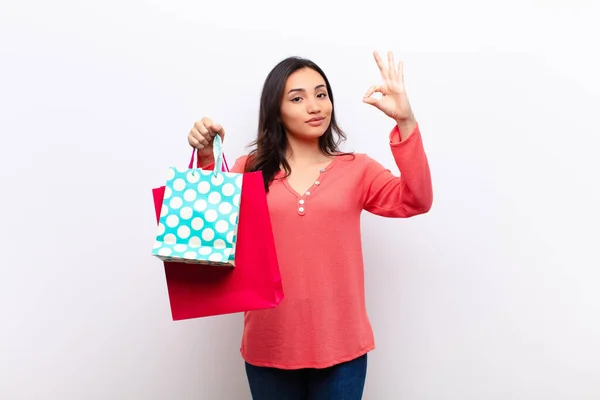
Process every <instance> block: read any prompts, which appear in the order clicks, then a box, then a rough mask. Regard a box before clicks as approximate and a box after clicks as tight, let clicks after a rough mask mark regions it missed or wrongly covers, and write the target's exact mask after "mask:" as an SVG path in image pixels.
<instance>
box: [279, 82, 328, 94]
mask: <svg viewBox="0 0 600 400" xmlns="http://www.w3.org/2000/svg"><path fill="white" fill-rule="evenodd" d="M324 87H325V85H324V84H321V85H317V86H315V90H316V89H321V88H324ZM292 92H306V90H305V89H302V88H299V89H292V90H290V91H289V92H288V94H290V93H292Z"/></svg>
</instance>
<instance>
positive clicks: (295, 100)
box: [292, 97, 302, 103]
mask: <svg viewBox="0 0 600 400" xmlns="http://www.w3.org/2000/svg"><path fill="white" fill-rule="evenodd" d="M300 100H302V99H301V98H300V97H294V98H293V99H292V101H293V102H294V103H297V102H299V101H300Z"/></svg>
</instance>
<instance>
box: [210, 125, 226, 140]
mask: <svg viewBox="0 0 600 400" xmlns="http://www.w3.org/2000/svg"><path fill="white" fill-rule="evenodd" d="M212 130H213V133H214V135H219V136H220V137H221V140H223V139H225V129H223V126H221V124H213V126H212ZM214 135H213V137H214Z"/></svg>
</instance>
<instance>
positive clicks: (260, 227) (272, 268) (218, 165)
mask: <svg viewBox="0 0 600 400" xmlns="http://www.w3.org/2000/svg"><path fill="white" fill-rule="evenodd" d="M216 138H218V136H217V137H216ZM216 140H219V139H216ZM221 145H222V143H221V142H220V140H219V141H218V143H215V151H216V153H215V155H216V157H215V160H216V162H215V163H214V165H210V166H207V167H204V170H200V169H198V168H193V165H194V156H193V155H192V160H191V161H190V164H189V166H188V169H187V170H177V169H175V170H173V172H169V176H168V178H169V179H168V180H167V182H166V184H165V185H164V186H161V187H158V188H154V189H152V194H153V198H154V210H155V215H156V222H157V225H158V227H157V231H156V240H155V245H154V249H153V251H152V254H153V255H155V256H156V257H158V258H159V259H161V260H163V265H164V271H165V278H166V283H167V288H168V295H169V302H170V306H171V314H172V318H173V320H174V321H176V320H184V319H190V318H199V317H207V316H213V315H221V314H229V313H237V312H245V311H252V310H261V309H267V308H273V307H277V306H278V305H279V304H280V303H281V301H282V300H283V298H284V292H283V287H282V281H281V274H280V271H279V264H278V259H277V252H276V249H275V240H274V237H273V230H272V226H271V219H270V213H269V208H268V203H267V197H266V192H265V188H264V184H263V176H262V173H261V172H260V171H257V172H249V173H248V172H246V173H230V172H229V168H228V167H227V162H226V161H225V157H224V156H223V154H222V150H221ZM221 157H222V160H221ZM221 161H222V162H221ZM170 171H171V170H170ZM193 171H195V172H196V173H198V174H201V175H198V181H195V179H196V178H195V177H194V176H191V175H190V177H189V180H188V174H189V173H190V172H193ZM215 171H220V172H219V173H215ZM220 176H222V178H220ZM177 179H183V180H184V182H183V183H185V187H183V184H182V182H181V181H177ZM240 179H241V181H240ZM190 180H191V182H190ZM176 181H177V182H178V183H176ZM202 182H206V183H202ZM228 183H229V184H231V186H232V187H231V186H225V185H227V184H228ZM207 184H209V185H210V187H209V186H207ZM188 186H189V187H188ZM189 189H192V190H195V193H192V192H187V191H188V190H189ZM232 190H233V191H232ZM186 193H187V196H186ZM212 193H218V195H215V194H212ZM211 196H212V197H211ZM175 197H178V198H180V200H175V201H174V204H171V202H172V201H173V198H175ZM217 199H218V201H217ZM165 207H169V208H168V209H166V208H165ZM186 207H188V208H186ZM211 210H212V211H211ZM176 211H177V212H176ZM190 212H191V215H190ZM171 215H174V216H176V217H177V219H175V218H171V220H169V217H170V216H171ZM196 218H200V220H197V219H196ZM193 221H196V222H193ZM200 221H202V222H200ZM219 221H225V222H227V228H225V224H224V223H222V222H221V223H220V225H218V224H219ZM233 221H237V226H232V225H233ZM175 222H177V223H175ZM161 223H162V224H163V226H161V225H160V224H161ZM182 227H187V229H186V228H182ZM188 229H189V231H188ZM207 229H210V231H208V230H207ZM232 232H233V235H232ZM167 235H172V236H167ZM161 253H162V254H161ZM224 260H225V261H224ZM214 265H217V266H214ZM223 265H225V266H234V267H231V268H223V267H222V266H223Z"/></svg>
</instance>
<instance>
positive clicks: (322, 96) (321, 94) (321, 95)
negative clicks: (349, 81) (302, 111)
mask: <svg viewBox="0 0 600 400" xmlns="http://www.w3.org/2000/svg"><path fill="white" fill-rule="evenodd" d="M317 97H318V98H320V99H324V98H326V97H327V93H319V94H318V95H317Z"/></svg>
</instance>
